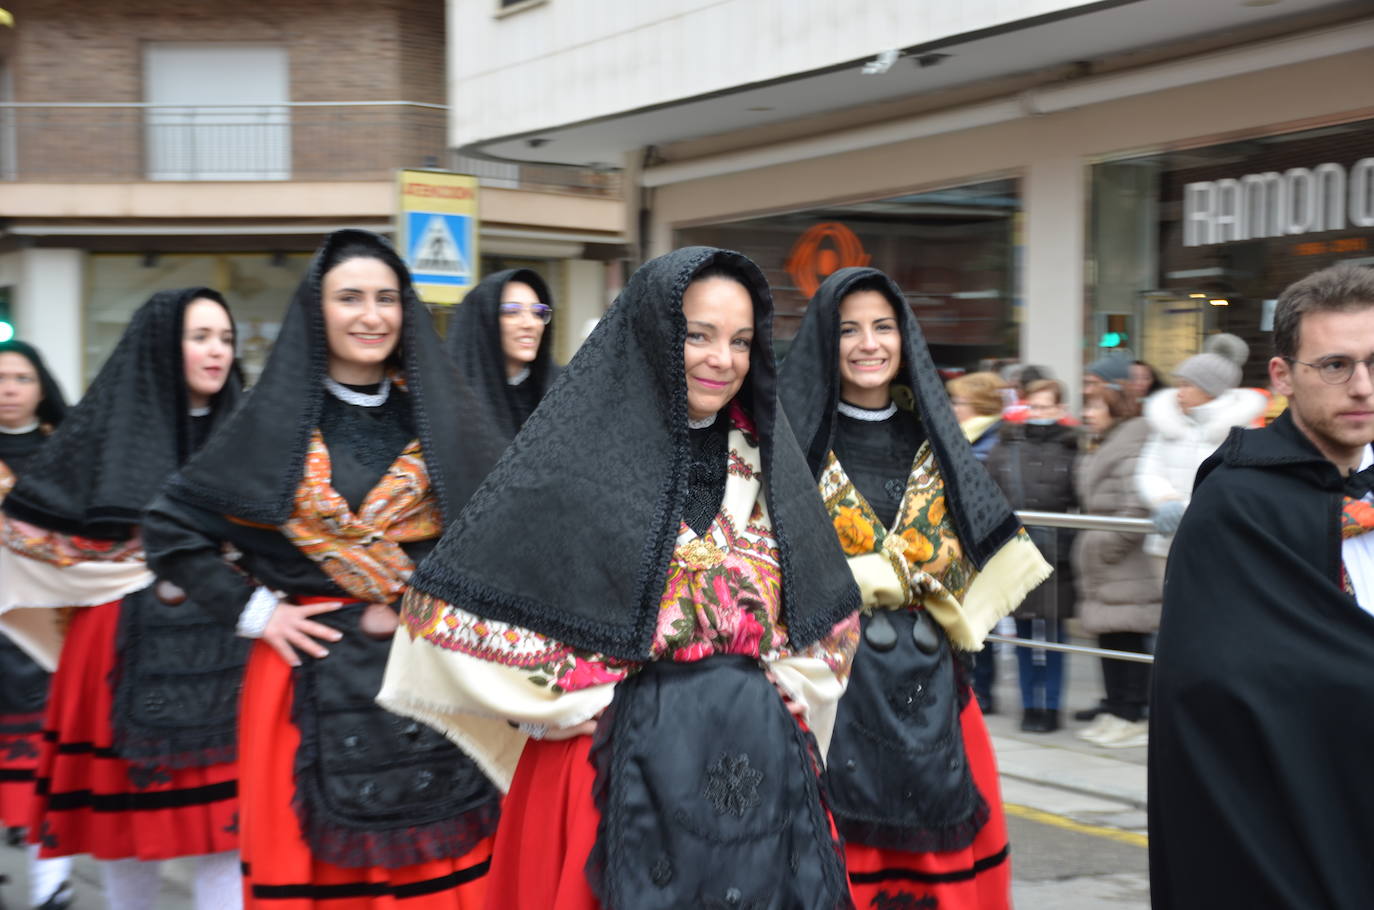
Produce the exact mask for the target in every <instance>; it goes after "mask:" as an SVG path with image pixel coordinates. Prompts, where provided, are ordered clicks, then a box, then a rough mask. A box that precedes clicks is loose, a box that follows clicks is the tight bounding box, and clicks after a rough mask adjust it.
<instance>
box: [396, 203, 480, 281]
mask: <svg viewBox="0 0 1374 910" xmlns="http://www.w3.org/2000/svg"><path fill="white" fill-rule="evenodd" d="M406 219H407V220H408V222H409V224H408V225H407V230H406V239H407V242H408V245H409V246H408V249H407V250H406V262H407V264H409V265H410V270H411V275H412V277H413V278H414V280H415V281H417V282H422V283H424V284H450V285H464V284H468V283H470V282H471V281H472V264H471V263H472V253H471V250H470V249H469V248H468V247H469V239H470V234H471V233H472V229H471V223H472V218H471V217H469V216H468V215H449V214H446V213H443V212H407V213H406Z"/></svg>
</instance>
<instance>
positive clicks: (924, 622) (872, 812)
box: [826, 610, 990, 853]
mask: <svg viewBox="0 0 1374 910" xmlns="http://www.w3.org/2000/svg"><path fill="white" fill-rule="evenodd" d="M862 624H863V634H862V635H861V636H860V637H859V651H858V653H857V654H856V655H855V657H854V667H853V670H852V673H851V675H850V677H849V687H848V689H846V691H845V695H844V698H842V699H840V706H839V711H838V713H837V714H836V717H835V733H834V736H833V737H832V739H831V745H830V754H829V755H828V756H827V760H826V766H827V771H826V784H827V786H828V788H829V792H830V799H831V803H830V806H831V810H832V811H833V812H834V814H835V824H836V826H837V827H838V828H839V829H840V833H841V834H843V835H844V836H845V838H846V839H847V840H851V841H854V842H855V843H860V844H865V845H867V846H870V847H882V848H884V849H889V850H902V851H906V852H917V853H928V852H938V851H945V850H956V849H960V848H963V847H967V846H968V845H969V844H971V843H973V840H974V838H975V837H976V836H977V834H978V831H979V830H980V829H981V828H982V827H983V825H985V824H986V823H987V820H988V818H989V816H990V809H989V807H988V804H987V801H986V800H985V799H983V796H982V794H980V793H979V792H978V788H977V787H976V786H975V785H974V783H973V775H972V772H971V771H970V769H969V765H968V756H967V755H965V753H964V737H963V730H962V728H961V726H960V724H959V715H960V713H961V711H962V710H963V707H964V705H965V704H967V702H968V695H967V688H968V687H967V685H965V684H964V683H963V679H962V674H961V673H960V672H959V671H958V665H957V661H956V660H955V658H954V655H953V654H952V653H951V651H950V647H949V639H948V638H946V637H945V633H944V630H943V629H941V628H940V626H939V624H938V623H936V622H935V621H934V620H933V619H932V618H931V616H930V614H929V613H926V612H925V611H924V610H921V611H911V610H899V611H879V612H877V613H874V614H873V615H869V616H864V617H862Z"/></svg>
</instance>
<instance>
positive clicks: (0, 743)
mask: <svg viewBox="0 0 1374 910" xmlns="http://www.w3.org/2000/svg"><path fill="white" fill-rule="evenodd" d="M42 721H43V715H42V713H38V714H5V715H0V727H6V728H11V729H12V728H15V727H27V726H29V725H35V726H39V725H41V724H42ZM42 742H43V734H42V732H41V731H39V730H35V731H34V732H32V733H5V734H0V824H3V825H4V826H5V827H7V828H22V827H24V826H25V825H27V824H28V823H29V813H30V812H31V811H33V800H34V784H35V780H36V778H37V771H38V747H39V745H40V744H41V743H42Z"/></svg>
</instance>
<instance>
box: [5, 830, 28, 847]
mask: <svg viewBox="0 0 1374 910" xmlns="http://www.w3.org/2000/svg"><path fill="white" fill-rule="evenodd" d="M5 843H6V844H7V845H9V846H11V847H22V846H24V829H23V828H7V829H6V830H5Z"/></svg>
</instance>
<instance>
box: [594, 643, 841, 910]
mask: <svg viewBox="0 0 1374 910" xmlns="http://www.w3.org/2000/svg"><path fill="white" fill-rule="evenodd" d="M591 762H592V764H593V765H594V766H595V768H596V786H595V789H594V793H593V796H594V799H595V802H596V806H597V809H598V810H599V811H600V814H601V819H600V822H599V824H598V827H597V837H596V845H595V846H594V847H593V849H592V852H591V855H590V857H589V858H588V860H587V868H586V871H587V880H588V882H589V884H590V885H591V888H592V891H593V892H594V893H595V894H596V896H597V899H598V900H599V901H600V902H601V905H602V906H603V907H604V908H606V910H629V908H634V910H667V908H678V907H713V908H714V907H719V908H731V910H803V908H804V910H835V908H848V907H851V906H852V902H851V900H850V897H849V889H848V883H847V881H846V879H845V869H844V852H843V847H842V845H841V844H840V843H839V842H838V841H837V840H836V839H835V838H834V837H833V836H832V834H831V828H830V822H829V819H828V818H827V817H826V812H825V803H824V797H823V794H822V789H821V779H820V761H819V758H818V756H817V749H816V742H815V739H814V738H813V737H812V736H811V735H810V734H808V733H806V732H804V731H803V730H802V729H801V728H800V727H799V726H798V725H797V722H796V721H795V720H794V719H793V718H792V716H791V715H790V714H789V713H788V712H787V708H786V707H785V706H784V704H783V701H782V699H781V698H780V697H779V695H778V692H777V690H776V689H774V687H773V684H772V683H770V682H769V681H768V680H767V678H766V677H765V676H764V673H763V670H762V668H761V667H760V665H759V663H758V661H756V660H753V659H751V658H748V657H743V656H733V655H731V656H719V657H711V658H708V659H706V660H703V661H698V662H694V663H673V662H670V661H654V662H651V663H649V664H647V665H646V666H645V668H644V669H643V670H642V671H641V672H639V673H637V674H636V675H634V676H633V677H631V678H630V679H629V680H627V681H626V682H623V683H621V684H619V685H618V686H617V687H616V690H615V698H614V700H613V701H612V702H611V706H610V707H609V708H608V709H607V711H606V713H605V715H603V717H602V719H601V722H600V723H599V724H598V725H597V733H596V741H595V743H594V744H593V746H592V751H591Z"/></svg>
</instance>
